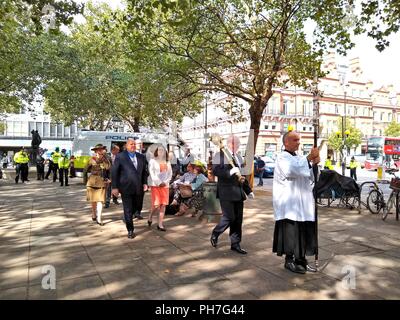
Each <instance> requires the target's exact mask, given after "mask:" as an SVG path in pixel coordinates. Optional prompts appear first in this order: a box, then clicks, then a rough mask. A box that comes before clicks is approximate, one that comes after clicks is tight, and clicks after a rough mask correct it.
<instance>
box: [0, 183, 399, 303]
mask: <svg viewBox="0 0 400 320" xmlns="http://www.w3.org/2000/svg"><path fill="white" fill-rule="evenodd" d="M2 183H3V181H2ZM0 189H1V190H0V192H1V194H2V195H4V196H5V199H4V200H1V201H0V299H149V300H150V299H157V300H160V299H173V300H176V299H179V300H181V299H182V300H187V299H188V300H190V299H201V300H211V299H227V300H231V299H237V300H246V299H284V300H285V299H399V298H400V292H399V289H398V288H400V273H399V270H400V232H399V230H400V229H399V228H400V222H398V221H395V220H394V217H393V216H390V217H388V220H386V221H382V219H380V217H379V216H377V215H372V214H369V213H368V212H366V211H365V210H364V211H362V212H361V213H360V214H358V212H357V211H354V210H353V211H348V210H347V211H346V210H344V209H337V208H321V209H320V211H319V263H320V271H319V272H318V273H316V274H313V273H307V274H305V275H300V274H294V273H291V272H290V271H288V270H286V269H285V268H284V266H283V263H284V258H283V257H278V256H276V255H275V254H274V253H272V239H273V232H274V220H273V209H272V202H271V193H268V192H267V193H262V194H261V193H260V191H258V190H256V199H255V200H253V201H247V202H246V204H245V213H244V221H243V239H242V247H243V248H244V249H246V250H247V251H248V254H247V255H244V256H242V255H238V254H237V253H235V252H233V251H231V250H230V239H229V235H228V231H227V232H225V233H224V234H223V235H221V237H220V239H219V243H218V247H217V248H216V249H215V248H213V247H211V245H210V241H209V239H210V234H211V231H212V229H213V228H214V226H215V224H214V223H207V222H205V221H204V220H199V219H198V217H190V216H189V215H187V216H184V217H176V216H166V218H165V226H166V228H167V232H160V231H157V229H156V226H157V217H156V216H154V217H153V225H152V226H151V227H150V228H149V227H148V226H147V217H148V214H149V211H148V210H149V194H146V196H145V203H144V209H143V211H142V213H143V215H144V219H143V220H136V219H135V220H134V224H135V233H136V234H137V236H136V238H135V239H128V238H127V236H126V235H127V231H126V228H125V225H124V224H123V222H122V205H119V206H117V205H114V204H111V207H110V208H108V209H104V210H103V220H104V222H105V223H106V224H105V226H104V227H100V226H99V225H97V224H95V223H93V222H92V220H91V213H90V205H89V204H88V203H87V202H86V199H85V197H86V195H85V188H84V186H83V184H82V183H80V179H73V180H72V181H71V186H70V187H69V188H68V189H65V188H64V189H62V188H60V187H59V186H58V185H57V184H53V183H51V182H50V181H45V182H36V181H32V182H31V183H29V184H27V185H21V184H18V185H15V184H13V183H12V181H8V182H7V181H6V182H5V184H2V185H1V186H0ZM38 194H40V195H42V196H40V197H38V196H37V195H38ZM308 259H309V261H310V262H311V263H313V262H314V261H313V260H314V259H313V257H309V258H308ZM49 265H50V266H54V268H55V270H56V282H55V283H56V289H54V290H46V289H44V288H43V287H42V280H43V277H44V275H45V274H44V273H43V272H42V271H43V269H42V268H43V266H49ZM353 280H354V281H355V288H351V284H352V282H351V281H353Z"/></svg>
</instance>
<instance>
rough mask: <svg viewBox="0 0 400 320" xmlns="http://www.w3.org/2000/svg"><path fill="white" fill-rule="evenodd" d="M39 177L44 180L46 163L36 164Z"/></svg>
mask: <svg viewBox="0 0 400 320" xmlns="http://www.w3.org/2000/svg"><path fill="white" fill-rule="evenodd" d="M36 172H37V179H38V180H44V164H36Z"/></svg>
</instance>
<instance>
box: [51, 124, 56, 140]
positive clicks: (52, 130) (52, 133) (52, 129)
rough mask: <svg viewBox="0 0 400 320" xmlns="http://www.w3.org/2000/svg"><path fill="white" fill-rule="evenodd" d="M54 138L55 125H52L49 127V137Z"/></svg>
mask: <svg viewBox="0 0 400 320" xmlns="http://www.w3.org/2000/svg"><path fill="white" fill-rule="evenodd" d="M55 136H56V125H55V124H53V123H52V124H51V125H50V137H55Z"/></svg>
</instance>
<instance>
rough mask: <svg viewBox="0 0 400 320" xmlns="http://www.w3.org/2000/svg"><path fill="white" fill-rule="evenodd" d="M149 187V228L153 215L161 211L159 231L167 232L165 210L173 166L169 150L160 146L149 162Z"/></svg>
mask: <svg viewBox="0 0 400 320" xmlns="http://www.w3.org/2000/svg"><path fill="white" fill-rule="evenodd" d="M149 173H150V176H149V187H150V189H151V209H150V216H149V219H148V221H147V223H148V225H149V227H150V226H151V224H152V222H153V220H152V217H153V213H155V212H156V211H157V210H158V211H159V218H158V226H157V230H160V231H167V230H166V229H165V228H164V223H163V220H164V215H165V208H166V206H167V205H168V203H169V181H170V180H171V177H172V168H171V164H170V162H169V161H168V155H167V150H166V149H165V148H164V147H163V146H162V145H159V146H158V147H157V149H156V150H155V151H154V158H153V159H151V160H150V162H149Z"/></svg>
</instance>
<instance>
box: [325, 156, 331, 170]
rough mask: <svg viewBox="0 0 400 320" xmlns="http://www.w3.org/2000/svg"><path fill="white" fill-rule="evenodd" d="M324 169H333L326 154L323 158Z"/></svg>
mask: <svg viewBox="0 0 400 320" xmlns="http://www.w3.org/2000/svg"><path fill="white" fill-rule="evenodd" d="M324 169H327V170H333V165H332V161H331V156H328V158H327V159H326V160H325V164H324Z"/></svg>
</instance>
